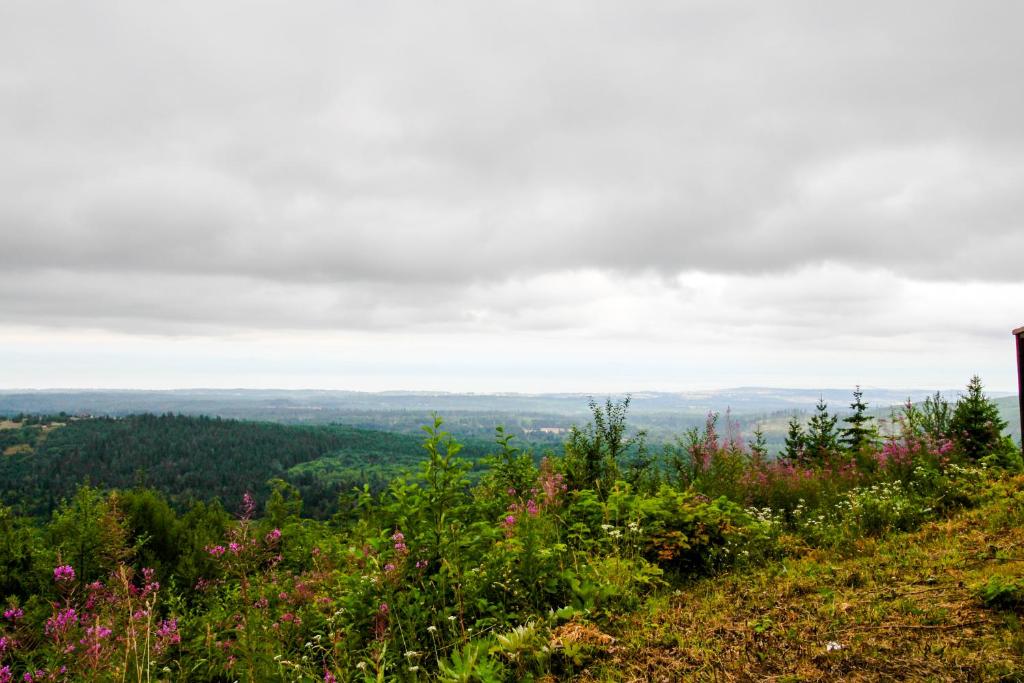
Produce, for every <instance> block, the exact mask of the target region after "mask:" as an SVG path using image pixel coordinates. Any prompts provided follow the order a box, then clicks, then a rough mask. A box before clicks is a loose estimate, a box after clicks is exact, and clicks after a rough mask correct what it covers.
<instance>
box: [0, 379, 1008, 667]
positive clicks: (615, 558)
mask: <svg viewBox="0 0 1024 683" xmlns="http://www.w3.org/2000/svg"><path fill="white" fill-rule="evenodd" d="M629 405H630V403H629V399H628V398H627V399H625V400H623V401H611V400H609V401H607V402H605V403H596V402H592V403H591V405H590V416H589V421H588V422H586V423H585V424H583V425H582V426H577V427H574V428H573V429H572V430H571V431H570V433H569V434H567V435H566V438H565V441H564V443H563V444H562V449H561V450H560V451H559V452H558V453H556V454H549V455H548V456H547V457H543V458H537V457H535V455H534V454H532V453H529V452H525V451H523V450H520V448H519V447H518V445H517V441H516V439H515V438H514V437H513V436H512V435H511V434H506V433H505V432H503V431H502V430H500V429H499V430H498V431H497V435H496V441H495V442H494V443H492V444H491V447H490V449H489V452H488V454H487V455H486V456H484V457H479V458H478V457H477V456H476V455H474V458H476V459H477V462H478V465H477V466H476V467H475V466H474V463H473V462H471V461H470V460H469V459H467V458H464V457H462V456H463V455H466V454H467V453H469V451H467V450H466V449H464V448H463V444H461V443H459V442H458V441H457V440H456V439H455V438H454V437H453V436H452V435H451V434H449V433H447V432H446V431H444V428H443V424H442V423H441V421H440V419H436V420H435V421H434V422H433V423H432V424H429V425H426V427H425V433H424V434H423V437H422V438H421V439H420V442H419V444H418V446H419V452H420V454H421V456H420V463H419V465H418V467H417V469H415V470H414V471H410V472H408V473H406V474H404V475H398V476H395V477H394V478H392V479H391V480H390V481H388V482H387V484H386V485H383V486H381V487H380V488H379V490H373V489H371V488H370V487H369V486H366V487H364V488H362V489H361V490H356V491H352V490H351V489H342V490H340V491H339V495H338V496H337V497H336V499H335V501H334V503H333V506H332V508H331V512H332V514H331V516H330V518H329V519H319V520H318V519H310V518H309V517H307V516H304V511H305V505H306V501H305V500H304V498H303V494H302V490H301V489H300V488H298V487H296V486H295V485H294V484H292V483H289V482H288V481H287V477H283V476H282V475H287V474H288V473H289V472H294V471H295V470H296V468H298V471H299V473H300V474H302V475H303V476H307V475H308V476H310V477H313V478H329V476H328V474H326V471H327V470H330V469H331V468H330V466H329V465H330V462H327V463H326V464H324V463H322V462H321V461H322V460H323V459H325V458H327V459H329V458H341V459H342V460H343V461H344V462H343V464H344V466H349V464H352V461H348V460H345V459H344V458H345V456H344V454H345V453H349V454H351V455H352V458H355V457H356V456H355V454H356V453H357V452H378V453H381V454H385V453H390V452H391V449H392V448H395V449H397V448H399V446H400V445H401V444H402V443H404V442H403V441H401V440H398V441H392V442H389V441H387V439H388V438H397V437H389V436H387V435H376V434H373V433H364V432H359V431H355V432H352V433H349V432H348V431H346V430H347V429H349V428H345V429H326V430H318V429H311V428H300V429H295V428H286V427H281V426H278V425H254V424H251V423H235V422H231V421H222V420H211V419H192V418H182V417H175V416H162V417H156V416H137V417H132V418H128V419H123V420H78V421H67V422H66V423H65V424H63V425H58V424H57V423H55V422H54V421H53V420H52V419H49V418H47V419H39V418H25V417H22V419H19V420H17V421H14V420H11V421H7V422H5V423H4V424H3V428H4V429H3V430H2V431H3V432H4V439H6V441H5V442H4V444H5V447H4V452H5V453H7V454H6V455H4V456H3V458H4V468H5V470H4V479H3V481H4V487H5V494H4V495H5V496H9V498H8V500H12V499H13V500H16V501H19V504H20V505H22V506H23V507H22V508H21V509H14V508H11V507H0V601H2V605H0V607H2V618H0V683H9V681H12V680H14V679H15V677H17V680H22V681H29V682H31V681H51V680H52V681H61V680H100V681H124V680H129V679H130V680H137V681H142V680H150V681H152V680H160V681H211V682H212V681H235V680H245V681H268V680H281V681H323V682H324V683H328V682H337V681H385V680H398V681H417V680H442V681H528V680H534V681H541V680H544V681H553V680H568V679H579V680H623V679H630V680H660V679H667V680H678V679H681V678H697V679H713V678H721V679H726V680H750V679H764V678H792V679H794V680H795V679H801V678H808V679H816V678H822V677H831V678H835V679H857V678H863V677H864V676H865V675H867V674H869V673H871V674H873V675H876V676H877V675H880V673H879V672H881V673H882V674H884V676H885V677H888V678H891V679H904V678H907V676H908V675H911V674H913V675H917V674H919V673H921V672H925V674H926V677H931V678H934V679H936V680H947V679H948V680H995V679H1016V678H1018V677H1019V676H1020V675H1022V673H1024V630H1022V627H1021V622H1020V619H1019V617H1020V616H1021V615H1022V614H1024V612H1022V610H1024V574H1022V565H1021V564H1020V560H1021V557H1020V553H1019V546H1018V545H1017V542H1018V541H1019V540H1020V529H1021V528H1024V475H1022V474H1021V470H1022V461H1021V453H1020V448H1019V446H1018V445H1017V444H1014V443H1013V442H1012V440H1011V439H1010V438H1009V437H1008V436H1007V435H1006V434H1005V433H1004V431H1005V427H1006V424H1005V422H1003V421H1002V420H1001V418H1000V417H999V413H998V409H997V408H996V406H995V405H994V403H993V402H992V401H991V400H990V399H988V398H987V397H986V396H985V395H984V393H983V390H982V386H981V382H980V380H978V379H977V378H973V379H972V380H971V382H970V384H969V385H968V387H967V391H966V392H965V393H964V394H963V395H962V396H961V397H960V398H959V399H958V400H957V401H956V402H948V401H946V400H945V399H943V397H942V396H940V395H936V396H934V397H932V398H931V399H929V400H928V401H926V402H925V403H924V404H922V405H920V406H918V405H915V404H912V403H908V404H907V405H906V406H905V407H904V409H903V411H902V413H901V414H900V415H899V419H898V429H897V430H896V431H894V432H893V433H892V434H890V435H887V436H885V435H882V434H880V433H879V432H878V430H877V427H876V424H875V420H874V418H873V417H872V416H871V414H870V411H869V407H868V406H867V405H866V404H865V403H864V401H863V400H862V395H861V394H860V392H859V391H857V392H855V393H854V396H853V401H852V402H851V404H850V411H848V414H847V417H845V419H841V418H840V417H839V416H838V415H837V414H834V413H832V412H830V411H829V410H828V407H827V405H826V404H825V403H824V402H821V403H820V404H819V406H818V408H817V410H816V411H815V413H814V414H813V415H812V416H811V418H810V420H808V421H806V422H803V421H800V420H794V421H792V423H791V425H790V434H789V436H788V438H787V442H786V444H785V448H784V450H783V452H782V453H781V454H780V456H779V457H773V454H771V453H769V452H768V450H767V448H766V447H765V445H764V439H763V434H761V433H760V432H759V431H756V432H754V433H752V434H748V435H743V434H741V433H740V432H739V430H738V429H737V427H736V425H735V424H732V423H730V421H729V420H728V418H722V417H720V416H718V415H715V414H710V415H708V417H707V419H706V421H705V423H704V425H703V426H702V427H700V428H694V429H691V430H688V431H687V432H685V433H684V434H680V435H678V438H677V439H675V440H674V441H673V442H671V443H669V444H666V445H664V446H663V447H661V448H657V449H652V448H650V447H649V445H648V444H646V442H645V439H644V435H643V434H642V433H641V432H638V431H636V430H634V429H632V428H631V427H630V425H629V423H628V420H627V418H628V412H629ZM346 435H347V436H346ZM346 438H348V439H349V440H348V441H346V440H345V439H346ZM403 438H404V437H403ZM360 439H364V440H363V441H360ZM86 444H88V445H86ZM215 444H216V446H215ZM289 444H290V445H289ZM229 446H230V447H229ZM221 447H223V448H225V450H224V451H220V450H218V449H219V448H221ZM346 449H348V450H346ZM143 451H148V453H149V454H148V455H142V454H141V453H142V452H143ZM134 453H139V454H140V455H138V458H139V459H138V460H137V461H135V462H134V463H133V462H131V460H130V458H129V454H134ZM339 454H342V455H339ZM131 457H136V456H135V455H132V456H131ZM33 459H38V460H39V462H38V464H30V462H31V461H32V460H33ZM318 462H321V464H324V468H325V472H318V471H317V466H316V465H315V463H318ZM90 463H92V464H91V465H90ZM133 465H134V466H133ZM190 468H193V469H197V470H199V471H200V473H198V474H197V473H195V472H193V471H192V469H190ZM474 470H478V473H477V474H476V475H475V476H474ZM90 472H91V476H90V481H91V485H84V484H83V485H77V488H76V484H79V482H80V480H81V479H82V478H83V477H84V475H85V474H86V473H90ZM8 473H11V475H16V476H17V477H19V478H18V479H16V480H15V479H9V478H8ZM101 475H102V476H101ZM32 477H35V479H33V478H32ZM51 479H52V480H54V481H57V482H59V485H60V486H64V487H67V489H68V490H70V493H69V495H68V496H67V498H66V499H63V500H61V501H60V502H59V503H57V505H56V508H55V509H54V510H53V512H52V514H51V515H49V516H48V517H45V516H40V515H39V514H38V513H40V512H41V511H42V510H45V509H46V508H47V507H49V506H50V505H52V503H51V502H50V501H51V500H53V499H54V498H55V496H53V495H52V494H46V496H45V497H46V502H43V503H38V504H33V503H32V501H31V498H32V497H33V496H38V495H40V492H42V491H43V490H45V489H46V488H47V486H49V483H48V482H49V481H51ZM12 482H15V483H13V484H12ZM207 482H208V483H207ZM204 486H209V487H210V488H208V489H204ZM234 492H238V495H237V496H236V497H232V493H234ZM253 492H258V493H259V494H260V497H259V498H257V497H254V495H253ZM27 513H36V516H32V515H30V514H27ZM954 530H958V531H955V532H954ZM740 596H742V601H739V598H740ZM840 597H841V598H842V599H839V598H840ZM709 606H713V607H714V610H717V612H715V613H711V612H709V611H708V610H709V609H711V608H710V607H709ZM780 606H782V609H781V610H780ZM729 615H734V616H731V617H730V616H729ZM691 617H692V618H691ZM730 618H731V619H733V620H732V621H729V620H728V619H730ZM918 634H920V636H921V637H920V638H919V637H918ZM949 634H956V638H951V637H950V635H949Z"/></svg>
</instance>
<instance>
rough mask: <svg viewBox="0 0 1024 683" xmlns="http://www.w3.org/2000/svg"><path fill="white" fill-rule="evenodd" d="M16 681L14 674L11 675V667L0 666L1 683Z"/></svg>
mask: <svg viewBox="0 0 1024 683" xmlns="http://www.w3.org/2000/svg"><path fill="white" fill-rule="evenodd" d="M13 679H14V674H12V673H11V667H9V666H0V683H11V681H12V680H13Z"/></svg>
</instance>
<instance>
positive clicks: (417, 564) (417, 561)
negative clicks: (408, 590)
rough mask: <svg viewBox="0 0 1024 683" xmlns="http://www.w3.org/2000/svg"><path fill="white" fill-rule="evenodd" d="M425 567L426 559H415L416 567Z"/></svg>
mask: <svg viewBox="0 0 1024 683" xmlns="http://www.w3.org/2000/svg"><path fill="white" fill-rule="evenodd" d="M426 568H427V561H426V560H416V569H426Z"/></svg>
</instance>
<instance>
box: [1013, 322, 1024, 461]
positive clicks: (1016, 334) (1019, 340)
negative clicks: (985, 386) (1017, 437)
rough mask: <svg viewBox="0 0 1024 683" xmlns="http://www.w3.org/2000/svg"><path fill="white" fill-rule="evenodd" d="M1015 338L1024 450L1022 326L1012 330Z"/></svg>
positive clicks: (1023, 341) (1023, 331) (1023, 353)
mask: <svg viewBox="0 0 1024 683" xmlns="http://www.w3.org/2000/svg"><path fill="white" fill-rule="evenodd" d="M1013 336H1014V337H1016V338H1017V402H1018V403H1019V404H1020V428H1021V433H1022V436H1021V450H1022V451H1024V327H1018V328H1017V329H1015V330H1014V331H1013Z"/></svg>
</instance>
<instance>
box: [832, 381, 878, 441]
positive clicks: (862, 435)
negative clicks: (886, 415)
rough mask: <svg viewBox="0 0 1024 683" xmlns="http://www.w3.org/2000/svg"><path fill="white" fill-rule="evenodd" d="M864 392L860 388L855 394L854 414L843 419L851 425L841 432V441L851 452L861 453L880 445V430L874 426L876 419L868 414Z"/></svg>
mask: <svg viewBox="0 0 1024 683" xmlns="http://www.w3.org/2000/svg"><path fill="white" fill-rule="evenodd" d="M863 397H864V392H862V391H861V390H860V386H859V385H858V386H857V389H856V390H854V392H853V403H851V404H850V408H852V409H853V414H852V415H850V416H849V417H846V418H843V422H845V423H846V424H848V425H849V427H844V428H843V429H842V431H841V432H840V436H839V441H840V442H841V443H842V444H843V446H844V447H845V448H846V449H847V450H849V451H851V452H854V453H856V452H859V451H861V450H864V449H866V448H870V447H873V446H876V445H877V444H878V428H877V427H876V426H875V425H874V424H872V423H873V422H874V421H875V418H873V417H871V416H870V415H868V414H867V409H868V404H867V403H864V401H863Z"/></svg>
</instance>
